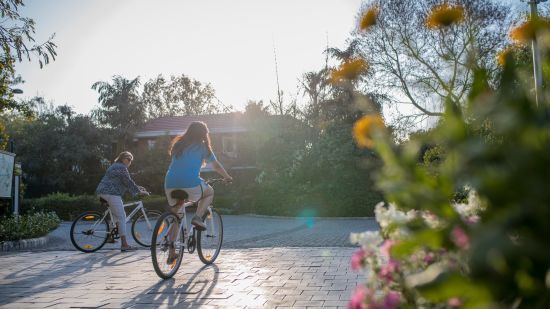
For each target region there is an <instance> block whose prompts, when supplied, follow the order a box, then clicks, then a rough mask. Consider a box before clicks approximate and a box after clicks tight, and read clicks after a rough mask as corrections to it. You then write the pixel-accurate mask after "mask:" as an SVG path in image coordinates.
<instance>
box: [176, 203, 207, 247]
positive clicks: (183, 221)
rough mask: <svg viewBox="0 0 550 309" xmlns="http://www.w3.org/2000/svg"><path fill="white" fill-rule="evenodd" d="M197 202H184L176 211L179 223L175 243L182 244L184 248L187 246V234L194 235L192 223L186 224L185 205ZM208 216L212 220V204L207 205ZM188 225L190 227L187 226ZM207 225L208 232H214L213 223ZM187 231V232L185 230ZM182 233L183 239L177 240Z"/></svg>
mask: <svg viewBox="0 0 550 309" xmlns="http://www.w3.org/2000/svg"><path fill="white" fill-rule="evenodd" d="M196 204H198V201H196V202H185V203H184V204H183V206H182V207H181V209H180V211H179V212H178V213H177V216H178V217H179V218H180V221H181V223H180V224H179V225H180V226H179V229H178V234H177V235H176V239H175V240H176V241H175V242H176V245H177V246H180V245H183V246H184V248H189V235H193V236H194V235H195V227H194V226H193V225H192V224H190V223H189V224H187V211H186V209H187V207H189V206H193V205H196ZM208 217H210V220H213V216H212V205H210V206H208V208H207V218H208ZM189 225H190V226H191V228H189ZM207 226H210V227H211V228H210V229H207V231H208V232H211V231H212V232H215V231H214V228H215V227H214V224H212V223H211V224H207ZM187 231H189V232H187ZM182 235H183V241H179V242H178V241H177V240H178V239H181V238H180V237H181V236H182ZM213 235H214V234H213Z"/></svg>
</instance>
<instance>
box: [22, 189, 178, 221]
mask: <svg viewBox="0 0 550 309" xmlns="http://www.w3.org/2000/svg"><path fill="white" fill-rule="evenodd" d="M142 200H143V206H144V207H145V208H147V209H156V210H160V211H165V210H167V209H166V198H165V197H164V196H154V195H152V196H148V197H144V198H143V199H142ZM130 201H132V199H131V198H127V199H126V198H125V199H124V202H125V203H128V202H130ZM22 210H23V212H25V213H33V212H37V211H38V212H55V213H56V214H57V216H59V218H61V219H62V220H69V221H70V220H73V219H74V218H75V217H76V216H78V215H79V214H81V213H83V212H85V211H88V210H93V211H99V212H103V211H105V210H106V208H105V207H102V206H101V204H100V203H99V198H98V197H97V196H95V195H74V196H73V195H70V194H67V193H53V194H49V195H46V196H44V197H40V198H35V199H25V200H24V201H23V207H22Z"/></svg>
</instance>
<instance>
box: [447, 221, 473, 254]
mask: <svg viewBox="0 0 550 309" xmlns="http://www.w3.org/2000/svg"><path fill="white" fill-rule="evenodd" d="M451 236H452V240H453V242H454V243H455V245H456V246H457V247H459V248H460V249H468V248H469V247H470V238H469V237H468V234H466V232H464V230H463V229H462V228H460V227H458V226H455V227H454V228H453V231H452V232H451Z"/></svg>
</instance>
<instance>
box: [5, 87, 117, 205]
mask: <svg viewBox="0 0 550 309" xmlns="http://www.w3.org/2000/svg"><path fill="white" fill-rule="evenodd" d="M31 103H32V104H33V105H35V110H36V114H37V117H36V118H34V119H28V118H25V117H14V118H12V119H10V120H9V123H8V124H9V134H10V135H11V136H12V137H13V138H14V139H15V141H16V151H17V159H18V160H19V161H20V162H21V163H22V168H23V172H24V180H25V182H26V185H27V194H28V195H27V196H30V197H33V196H40V195H44V194H48V193H51V192H56V191H61V192H71V193H73V194H81V193H90V192H93V191H94V190H95V187H96V186H97V183H98V182H99V180H100V179H101V177H102V176H103V175H102V173H103V163H102V161H103V158H104V157H105V156H106V153H107V152H108V149H107V147H106V145H105V141H106V140H107V135H106V134H105V133H106V132H105V131H104V130H101V129H98V127H97V126H96V125H95V124H94V123H93V122H92V120H91V119H90V117H88V116H83V115H75V114H74V112H72V110H71V109H70V108H69V107H67V106H59V107H57V108H55V109H48V108H47V107H45V106H44V105H45V103H44V102H43V100H42V99H40V98H38V99H33V100H31Z"/></svg>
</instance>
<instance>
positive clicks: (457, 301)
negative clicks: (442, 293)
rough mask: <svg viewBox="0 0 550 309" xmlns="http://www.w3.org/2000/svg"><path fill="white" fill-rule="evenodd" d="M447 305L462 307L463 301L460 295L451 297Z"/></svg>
mask: <svg viewBox="0 0 550 309" xmlns="http://www.w3.org/2000/svg"><path fill="white" fill-rule="evenodd" d="M447 305H449V307H453V308H457V307H462V301H461V300H460V298H458V297H453V298H449V300H448V301H447Z"/></svg>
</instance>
